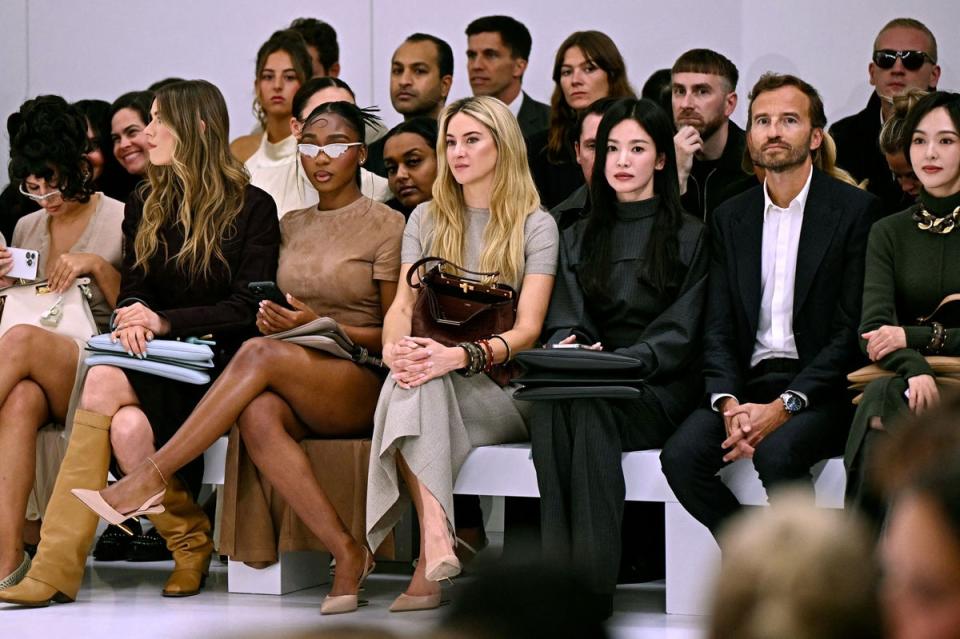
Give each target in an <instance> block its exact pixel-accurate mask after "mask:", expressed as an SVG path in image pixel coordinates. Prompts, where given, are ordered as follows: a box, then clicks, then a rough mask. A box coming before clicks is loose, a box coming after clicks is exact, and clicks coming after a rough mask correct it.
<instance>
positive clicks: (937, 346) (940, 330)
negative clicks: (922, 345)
mask: <svg viewBox="0 0 960 639" xmlns="http://www.w3.org/2000/svg"><path fill="white" fill-rule="evenodd" d="M930 325H931V327H932V329H933V332H932V335H931V336H930V343H929V344H927V348H926V352H927V354H928V355H936V354H937V353H939V352H940V351H941V350H942V349H943V345H944V343H945V342H946V341H947V331H946V329H945V328H944V327H943V324H941V323H940V322H931V323H930Z"/></svg>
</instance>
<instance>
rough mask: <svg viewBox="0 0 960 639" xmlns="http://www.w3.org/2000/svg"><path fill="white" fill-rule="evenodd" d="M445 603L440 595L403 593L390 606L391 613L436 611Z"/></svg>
mask: <svg viewBox="0 0 960 639" xmlns="http://www.w3.org/2000/svg"><path fill="white" fill-rule="evenodd" d="M442 603H443V601H442V600H441V598H440V593H439V592H438V593H436V594H433V595H422V596H416V595H408V594H407V593H405V592H404V593H401V594H400V596H399V597H397V598H396V599H394V600H393V603H392V604H390V612H414V611H416V610H434V609H436V608H439V607H440V606H441V604H442Z"/></svg>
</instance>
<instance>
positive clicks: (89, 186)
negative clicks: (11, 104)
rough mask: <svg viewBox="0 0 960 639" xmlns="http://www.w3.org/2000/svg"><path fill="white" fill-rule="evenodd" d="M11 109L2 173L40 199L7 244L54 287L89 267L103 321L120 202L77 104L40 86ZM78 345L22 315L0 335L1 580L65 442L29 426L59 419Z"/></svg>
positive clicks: (112, 278) (5, 581)
mask: <svg viewBox="0 0 960 639" xmlns="http://www.w3.org/2000/svg"><path fill="white" fill-rule="evenodd" d="M14 118H16V119H17V120H18V124H17V126H16V127H15V129H14V134H13V136H12V137H11V140H10V146H11V150H10V180H11V182H12V183H14V184H17V185H19V186H18V188H19V189H20V191H21V192H23V193H24V194H25V195H26V197H28V198H29V199H30V200H31V201H32V202H34V203H35V204H36V205H38V206H39V207H40V208H39V209H38V210H37V211H35V212H33V213H30V214H29V215H27V216H26V217H24V218H22V219H21V220H20V221H19V222H18V223H17V227H16V230H15V231H14V233H13V241H12V245H13V246H15V247H17V248H21V249H32V250H34V251H35V252H36V253H37V255H38V258H37V264H36V266H37V279H38V280H47V281H48V283H49V285H50V287H51V288H53V289H54V290H55V291H57V292H63V291H65V290H66V289H67V287H69V286H73V285H74V281H75V280H76V278H77V277H78V276H81V275H87V276H90V279H91V286H90V292H91V298H90V310H91V311H92V313H93V317H94V320H95V321H96V323H97V327H98V328H99V329H100V330H106V329H107V326H108V325H109V323H110V312H111V311H112V310H113V307H114V306H115V305H116V303H117V292H118V290H119V288H120V271H119V266H120V249H121V243H122V242H121V234H120V224H121V222H122V221H123V204H121V203H120V202H118V201H117V200H114V199H111V198H109V197H107V196H106V195H104V194H103V193H100V192H97V191H95V190H94V188H93V181H92V179H91V178H92V174H93V168H92V167H91V165H90V162H89V160H88V158H87V157H86V156H85V155H84V154H85V152H86V150H87V126H86V122H85V121H84V118H83V116H82V115H81V114H80V112H79V111H78V110H77V109H75V108H74V107H72V106H70V105H69V104H67V102H66V101H65V100H64V99H63V98H61V97H59V96H54V95H46V96H40V97H38V98H36V99H33V100H28V101H27V102H25V103H24V104H23V106H21V107H20V110H19V112H18V113H17V114H16V115H15V116H14ZM11 267H12V256H11V253H10V252H9V251H7V250H6V249H0V280H2V286H10V285H11V284H13V283H14V282H13V281H12V280H11V279H10V278H8V277H6V275H7V273H8V272H9V271H10V268H11ZM85 345H86V344H85V341H84V340H80V339H71V338H69V337H65V336H63V335H58V334H56V333H53V332H51V331H48V330H46V329H44V328H40V327H38V326H31V325H26V324H23V325H19V326H14V327H13V328H11V329H10V330H8V331H7V332H6V334H4V335H3V337H0V353H3V357H2V358H0V468H2V469H3V472H2V473H0V590H2V589H4V588H6V587H9V586H13V585H15V584H16V583H17V582H18V581H20V579H21V578H22V577H23V575H25V574H26V571H27V569H29V567H30V560H29V558H28V557H27V556H26V555H25V553H24V547H23V545H24V544H23V540H24V514H25V513H26V514H27V519H28V520H30V522H32V523H31V524H30V526H31V527H33V528H34V535H35V534H36V528H35V527H36V526H38V525H39V522H38V521H37V520H38V519H39V518H40V517H42V516H43V514H44V511H45V510H46V504H47V500H48V499H49V497H50V492H51V491H52V489H53V482H54V479H55V478H56V475H57V469H58V468H59V466H60V461H61V459H62V458H63V453H64V450H65V449H66V441H65V440H63V438H62V436H61V432H56V433H47V429H45V430H44V433H45V435H44V437H43V438H42V441H40V440H38V431H39V430H40V428H41V427H42V426H44V425H46V424H49V423H51V422H52V423H55V424H64V423H66V422H67V421H68V415H69V413H70V405H71V401H70V400H71V397H72V396H73V394H74V389H75V387H76V385H77V384H78V383H79V381H80V380H81V379H82V376H81V366H80V355H81V354H82V353H83V349H84V346H85ZM58 430H59V429H58ZM38 446H39V447H38ZM35 451H37V452H35ZM31 488H34V494H33V496H32V498H31ZM28 499H29V509H28ZM34 543H36V542H34Z"/></svg>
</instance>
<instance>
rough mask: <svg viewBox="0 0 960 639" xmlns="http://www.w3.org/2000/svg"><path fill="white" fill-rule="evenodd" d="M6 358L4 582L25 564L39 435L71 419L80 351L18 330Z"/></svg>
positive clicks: (0, 346)
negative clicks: (43, 429)
mask: <svg viewBox="0 0 960 639" xmlns="http://www.w3.org/2000/svg"><path fill="white" fill-rule="evenodd" d="M0 353H3V360H2V362H0V402H2V404H0V578H3V576H6V575H8V574H9V573H11V572H12V571H13V570H14V569H15V568H16V567H17V566H18V565H20V562H21V561H22V560H23V526H24V514H25V512H26V508H27V499H29V497H30V489H31V488H32V487H33V482H34V478H35V476H36V446H37V430H38V429H39V428H41V427H42V426H43V425H44V424H46V423H47V422H48V421H50V420H51V419H54V420H59V421H63V419H64V418H65V417H66V412H67V405H68V404H69V402H70V394H71V393H72V392H73V381H74V378H75V377H76V374H75V371H76V367H77V360H78V358H79V349H78V348H77V345H76V343H75V342H74V341H73V340H71V339H69V338H66V337H63V336H61V335H55V334H53V333H51V332H49V331H46V330H44V329H42V328H38V327H36V326H25V325H23V326H14V327H13V328H11V329H10V330H8V331H7V332H6V333H5V334H4V335H3V337H0ZM11 564H12V567H10V566H11ZM8 568H9V569H8Z"/></svg>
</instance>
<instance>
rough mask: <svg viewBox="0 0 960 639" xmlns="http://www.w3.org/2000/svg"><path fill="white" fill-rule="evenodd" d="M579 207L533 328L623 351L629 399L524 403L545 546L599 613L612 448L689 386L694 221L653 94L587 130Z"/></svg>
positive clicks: (694, 376)
mask: <svg viewBox="0 0 960 639" xmlns="http://www.w3.org/2000/svg"><path fill="white" fill-rule="evenodd" d="M596 152H597V156H596V161H595V163H594V165H593V166H594V168H593V178H592V180H591V184H592V186H591V196H590V201H591V202H592V206H591V210H590V213H589V215H588V216H587V217H585V218H583V219H581V220H580V221H579V222H577V223H576V224H575V225H573V226H572V227H570V228H568V229H566V231H564V233H563V236H562V238H561V241H560V266H559V268H558V270H557V283H556V287H555V288H554V292H553V299H552V301H551V304H550V310H549V312H548V314H547V320H546V323H545V325H544V328H545V333H546V334H547V335H550V336H551V337H550V340H549V341H550V342H551V343H554V344H556V343H560V344H572V343H576V342H578V341H580V342H583V343H585V344H587V345H590V346H591V347H592V348H594V349H597V350H606V351H612V352H615V353H620V354H623V355H629V356H631V357H633V358H635V359H636V360H637V363H638V364H640V365H641V366H642V372H641V373H640V375H638V379H637V385H638V387H639V389H640V391H641V397H640V398H638V399H631V400H610V399H590V398H582V399H571V400H561V401H550V402H535V403H534V406H533V412H532V414H531V419H530V436H531V440H532V442H533V461H534V465H535V466H536V469H537V483H538V484H539V487H540V498H541V505H540V509H541V530H542V532H541V534H542V538H543V549H544V552H545V554H546V555H547V556H548V557H549V558H550V559H553V560H556V561H558V562H561V563H563V564H570V565H572V566H573V567H575V568H576V569H577V570H579V571H580V572H581V573H582V576H583V577H584V578H585V580H586V583H587V585H588V586H589V588H590V590H591V591H592V592H593V593H594V595H596V597H597V600H598V605H599V607H600V609H599V611H598V612H600V613H601V614H603V615H609V614H610V611H611V608H610V606H611V604H612V599H611V597H612V595H613V591H614V588H615V587H616V580H617V572H618V568H619V563H620V528H621V519H622V517H623V502H624V497H625V494H624V481H623V472H622V470H621V466H620V456H621V453H622V452H623V451H628V450H642V449H647V448H657V447H659V446H661V445H662V444H663V443H664V442H665V441H666V440H667V438H668V437H669V436H670V434H671V433H672V431H673V429H674V427H675V425H676V424H677V423H678V421H679V420H681V419H683V418H684V417H685V416H686V414H687V413H688V412H689V411H690V410H692V409H693V408H694V405H695V403H696V401H697V399H698V398H699V397H700V395H701V386H700V382H699V369H698V368H696V367H695V366H694V365H695V364H696V362H697V355H698V351H699V343H700V342H699V334H700V325H701V316H702V311H703V306H704V296H705V294H706V285H707V267H708V259H707V247H706V237H705V230H704V226H703V224H702V223H701V222H699V221H698V220H696V219H694V218H693V217H691V216H690V215H687V214H686V213H684V212H683V210H682V208H681V205H680V194H679V188H678V186H677V172H676V160H675V158H674V148H673V133H672V127H671V124H670V119H669V117H668V116H667V114H666V113H664V112H663V110H662V109H661V108H660V106H659V105H657V104H656V103H655V102H653V101H651V100H639V101H638V100H634V99H629V98H625V99H622V100H618V101H617V102H615V103H614V104H613V105H611V106H610V108H609V110H607V112H606V114H605V115H604V116H603V119H602V120H601V122H600V126H599V129H598V131H597V144H596Z"/></svg>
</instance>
